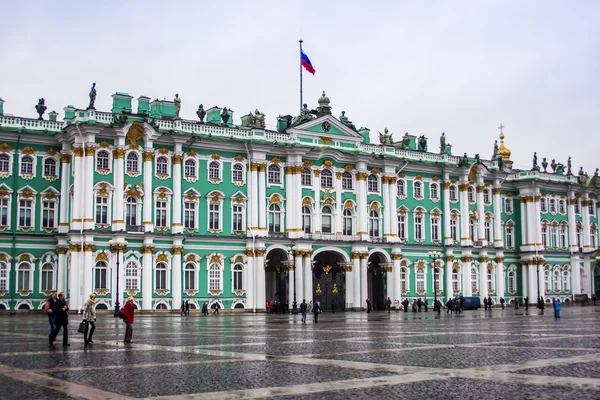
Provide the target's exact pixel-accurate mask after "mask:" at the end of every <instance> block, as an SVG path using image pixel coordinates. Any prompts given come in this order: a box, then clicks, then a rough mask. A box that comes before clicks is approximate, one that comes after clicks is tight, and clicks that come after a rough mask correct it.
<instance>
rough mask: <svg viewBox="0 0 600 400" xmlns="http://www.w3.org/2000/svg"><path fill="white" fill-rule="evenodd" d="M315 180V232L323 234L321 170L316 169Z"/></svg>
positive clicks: (314, 171)
mask: <svg viewBox="0 0 600 400" xmlns="http://www.w3.org/2000/svg"><path fill="white" fill-rule="evenodd" d="M313 173H314V175H315V176H314V179H313V189H314V191H315V193H314V199H315V208H314V210H313V232H314V233H321V170H320V169H315V170H313Z"/></svg>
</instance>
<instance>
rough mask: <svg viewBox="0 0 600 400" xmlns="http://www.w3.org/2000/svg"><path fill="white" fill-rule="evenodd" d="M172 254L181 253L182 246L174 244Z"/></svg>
mask: <svg viewBox="0 0 600 400" xmlns="http://www.w3.org/2000/svg"><path fill="white" fill-rule="evenodd" d="M171 252H172V253H173V255H181V254H182V253H183V246H176V247H173V248H172V249H171Z"/></svg>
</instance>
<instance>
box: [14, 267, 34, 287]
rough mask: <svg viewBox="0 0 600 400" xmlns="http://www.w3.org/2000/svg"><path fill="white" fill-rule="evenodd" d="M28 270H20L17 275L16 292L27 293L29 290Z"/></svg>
mask: <svg viewBox="0 0 600 400" xmlns="http://www.w3.org/2000/svg"><path fill="white" fill-rule="evenodd" d="M29 274H30V272H29V270H28V269H20V270H19V273H18V274H17V290H19V291H24V292H27V291H29V290H31V288H30V287H29Z"/></svg>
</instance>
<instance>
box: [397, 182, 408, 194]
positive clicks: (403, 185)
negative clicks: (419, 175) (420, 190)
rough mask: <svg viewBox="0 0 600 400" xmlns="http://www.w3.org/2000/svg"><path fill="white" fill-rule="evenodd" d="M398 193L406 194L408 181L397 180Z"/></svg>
mask: <svg viewBox="0 0 600 400" xmlns="http://www.w3.org/2000/svg"><path fill="white" fill-rule="evenodd" d="M396 195H397V196H406V183H405V182H404V179H398V181H397V182H396Z"/></svg>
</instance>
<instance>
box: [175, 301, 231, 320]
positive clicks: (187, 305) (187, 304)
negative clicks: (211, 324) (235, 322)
mask: <svg viewBox="0 0 600 400" xmlns="http://www.w3.org/2000/svg"><path fill="white" fill-rule="evenodd" d="M191 308H192V302H191V301H189V300H186V301H184V302H183V303H181V308H180V309H179V315H181V316H184V315H185V316H186V317H189V316H190V309H191ZM220 308H221V306H220V305H219V303H216V302H215V303H214V304H213V309H214V311H213V314H219V309H220ZM201 310H202V315H208V304H207V303H204V304H202V309H201Z"/></svg>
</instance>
